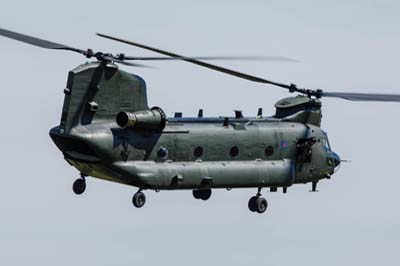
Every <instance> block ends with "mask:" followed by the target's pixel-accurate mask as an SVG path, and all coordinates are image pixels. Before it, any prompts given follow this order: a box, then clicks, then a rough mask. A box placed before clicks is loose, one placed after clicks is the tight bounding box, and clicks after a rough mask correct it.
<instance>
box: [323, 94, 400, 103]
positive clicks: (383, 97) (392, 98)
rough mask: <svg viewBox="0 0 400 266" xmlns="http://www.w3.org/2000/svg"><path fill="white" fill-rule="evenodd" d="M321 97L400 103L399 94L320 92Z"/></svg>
mask: <svg viewBox="0 0 400 266" xmlns="http://www.w3.org/2000/svg"><path fill="white" fill-rule="evenodd" d="M321 96H322V97H333V98H341V99H345V100H349V101H368V102H400V94H379V93H348V92H322V93H321Z"/></svg>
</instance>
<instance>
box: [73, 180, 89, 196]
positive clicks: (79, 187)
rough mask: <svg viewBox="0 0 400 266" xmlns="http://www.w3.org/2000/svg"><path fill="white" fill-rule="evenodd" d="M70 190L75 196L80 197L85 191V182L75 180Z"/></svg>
mask: <svg viewBox="0 0 400 266" xmlns="http://www.w3.org/2000/svg"><path fill="white" fill-rule="evenodd" d="M72 190H73V191H74V193H75V194H76V195H80V194H82V193H83V192H85V190H86V182H85V179H83V178H79V179H77V180H75V182H74V184H73V185H72Z"/></svg>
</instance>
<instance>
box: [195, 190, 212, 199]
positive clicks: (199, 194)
mask: <svg viewBox="0 0 400 266" xmlns="http://www.w3.org/2000/svg"><path fill="white" fill-rule="evenodd" d="M193 197H194V198H195V199H202V200H208V199H209V198H210V197H211V189H195V190H193Z"/></svg>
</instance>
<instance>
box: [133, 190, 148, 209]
mask: <svg viewBox="0 0 400 266" xmlns="http://www.w3.org/2000/svg"><path fill="white" fill-rule="evenodd" d="M132 203H133V205H134V206H135V207H136V208H142V207H143V206H144V204H145V203H146V196H145V195H144V193H143V192H141V191H139V192H136V193H135V195H133V198H132Z"/></svg>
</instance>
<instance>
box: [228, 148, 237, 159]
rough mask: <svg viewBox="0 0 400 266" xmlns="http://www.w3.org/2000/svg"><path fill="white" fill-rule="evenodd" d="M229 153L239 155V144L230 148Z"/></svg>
mask: <svg viewBox="0 0 400 266" xmlns="http://www.w3.org/2000/svg"><path fill="white" fill-rule="evenodd" d="M229 154H230V155H231V157H237V156H238V155H239V148H238V147H237V146H233V147H232V148H231V149H230V150H229Z"/></svg>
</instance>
